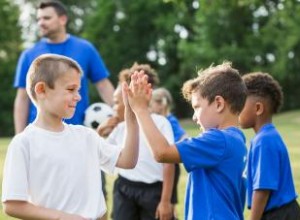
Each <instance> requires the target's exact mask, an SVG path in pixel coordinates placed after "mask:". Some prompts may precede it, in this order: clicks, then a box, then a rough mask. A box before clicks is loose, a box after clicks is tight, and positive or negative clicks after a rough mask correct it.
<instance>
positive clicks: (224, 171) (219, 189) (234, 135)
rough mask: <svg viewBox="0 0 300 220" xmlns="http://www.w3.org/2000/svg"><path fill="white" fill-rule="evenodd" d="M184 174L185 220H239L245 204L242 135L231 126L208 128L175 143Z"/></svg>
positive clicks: (244, 153) (245, 152) (243, 141)
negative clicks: (186, 176) (185, 184)
mask: <svg viewBox="0 0 300 220" xmlns="http://www.w3.org/2000/svg"><path fill="white" fill-rule="evenodd" d="M176 145H177V149H178V152H179V154H180V158H181V160H182V162H183V164H184V167H185V168H186V170H187V172H188V182H187V189H186V190H187V192H186V198H185V219H186V220H195V219H197V220H210V219H214V220H224V219H230V220H241V219H244V217H243V210H244V205H245V194H246V179H245V176H244V175H243V173H244V169H245V164H246V157H247V148H246V145H245V136H244V135H243V133H242V132H241V131H240V130H239V129H237V128H234V127H230V128H227V129H224V130H219V129H210V130H208V131H205V132H204V133H203V134H201V135H199V136H198V137H195V138H188V139H185V140H183V141H181V142H178V143H176Z"/></svg>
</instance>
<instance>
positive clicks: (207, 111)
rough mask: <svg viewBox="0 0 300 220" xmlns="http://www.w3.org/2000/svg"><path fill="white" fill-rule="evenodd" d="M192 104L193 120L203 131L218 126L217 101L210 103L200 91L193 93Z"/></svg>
mask: <svg viewBox="0 0 300 220" xmlns="http://www.w3.org/2000/svg"><path fill="white" fill-rule="evenodd" d="M191 104H192V107H193V109H194V115H193V120H194V121H195V122H196V123H197V124H198V125H199V126H200V127H201V129H202V130H203V131H205V130H208V129H210V128H216V127H217V126H218V116H217V109H216V106H215V101H213V102H212V103H209V102H208V100H207V99H205V98H203V97H202V96H201V95H200V94H199V92H198V91H195V92H193V93H192V94H191Z"/></svg>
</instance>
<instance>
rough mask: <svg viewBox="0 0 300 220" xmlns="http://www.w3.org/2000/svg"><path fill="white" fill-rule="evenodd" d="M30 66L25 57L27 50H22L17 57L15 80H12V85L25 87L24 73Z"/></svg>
mask: <svg viewBox="0 0 300 220" xmlns="http://www.w3.org/2000/svg"><path fill="white" fill-rule="evenodd" d="M29 67H30V63H29V62H28V58H27V50H25V51H23V52H22V54H21V56H20V57H19V60H18V64H17V69H16V74H15V80H14V87H15V88H25V87H26V75H27V72H28V69H29Z"/></svg>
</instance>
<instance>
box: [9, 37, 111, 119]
mask: <svg viewBox="0 0 300 220" xmlns="http://www.w3.org/2000/svg"><path fill="white" fill-rule="evenodd" d="M45 53H54V54H60V55H64V56H67V57H70V58H72V59H74V60H76V61H77V62H78V64H79V65H80V67H81V68H82V70H83V77H82V80H81V88H80V91H79V93H80V95H81V100H80V102H78V104H77V107H76V111H75V114H74V116H73V118H71V119H67V120H65V121H66V123H70V124H82V123H83V120H84V111H85V110H86V108H87V107H88V106H89V94H88V80H90V81H91V82H92V83H96V82H98V81H100V80H102V79H104V78H107V77H108V76H109V72H108V70H107V69H106V67H105V65H104V63H103V61H102V59H101V57H100V55H99V53H98V52H97V50H96V48H95V47H94V46H93V45H92V44H91V43H89V42H88V41H86V40H84V39H81V38H78V37H75V36H72V35H69V37H68V39H67V40H66V41H64V42H62V43H55V44H54V43H49V42H47V40H46V39H41V40H40V41H39V42H37V43H36V44H35V45H34V47H32V48H30V49H27V50H25V51H24V52H23V53H22V54H21V56H20V58H19V61H18V65H17V70H16V76H15V81H14V87H16V88H25V87H26V75H27V71H28V69H29V67H30V64H31V63H32V61H33V60H34V59H35V58H36V57H38V56H39V55H41V54H45ZM35 117H36V108H35V106H34V105H33V104H32V103H30V107H29V116H28V123H30V122H32V121H33V120H34V119H35Z"/></svg>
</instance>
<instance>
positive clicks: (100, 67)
mask: <svg viewBox="0 0 300 220" xmlns="http://www.w3.org/2000/svg"><path fill="white" fill-rule="evenodd" d="M89 63H90V64H89V71H88V77H89V79H90V80H91V82H92V83H96V82H99V81H101V80H102V79H105V78H108V77H109V72H108V70H107V68H106V66H105V64H104V62H103V60H102V58H101V56H100V54H99V53H98V51H97V50H96V48H95V47H94V46H93V45H92V44H90V59H89Z"/></svg>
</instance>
